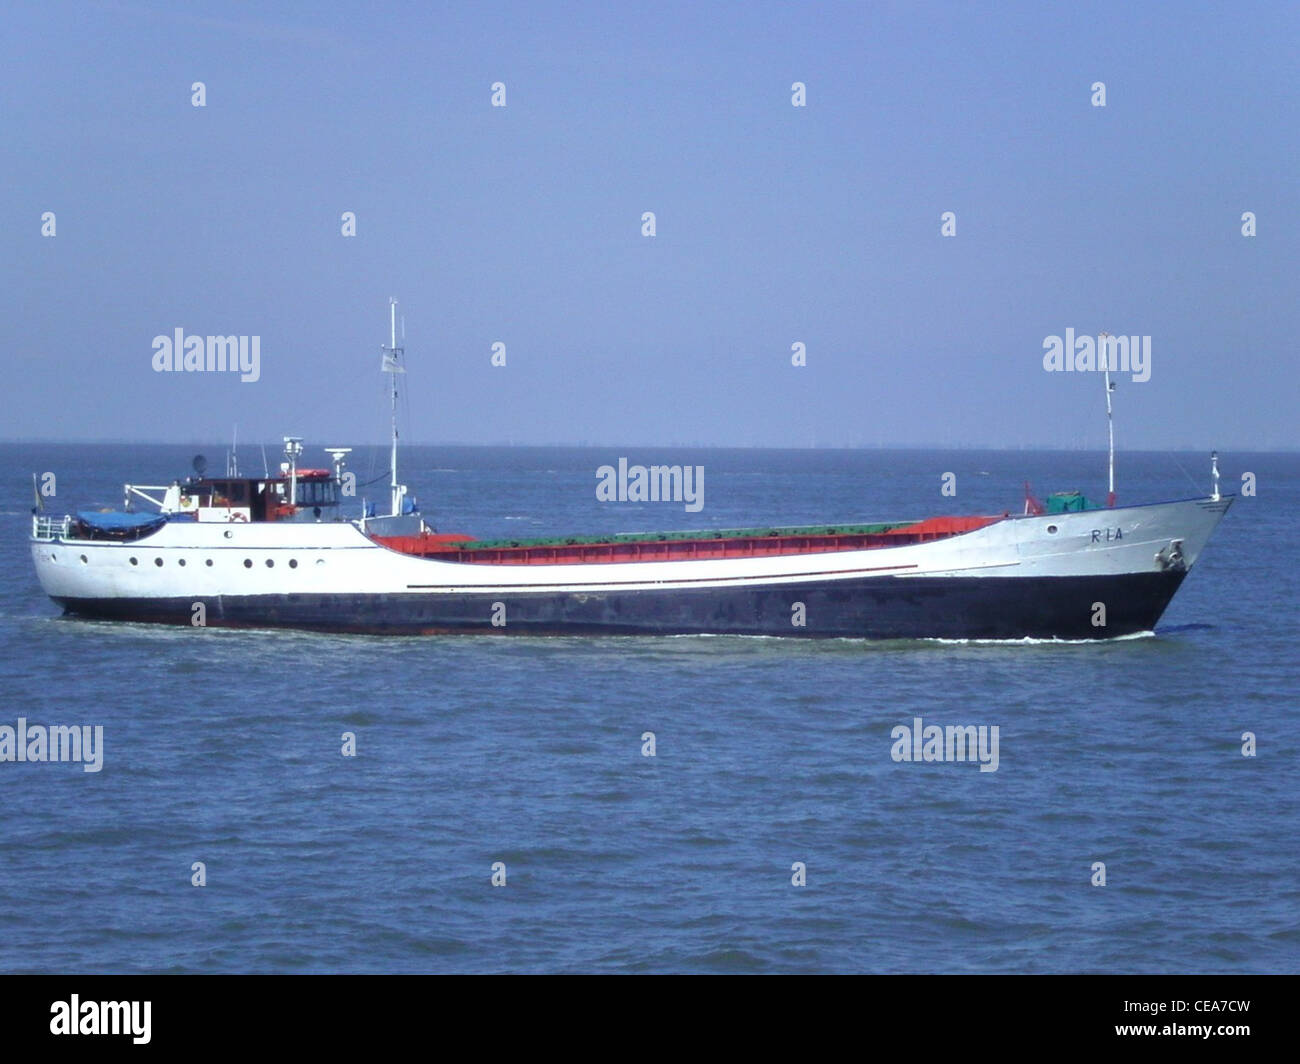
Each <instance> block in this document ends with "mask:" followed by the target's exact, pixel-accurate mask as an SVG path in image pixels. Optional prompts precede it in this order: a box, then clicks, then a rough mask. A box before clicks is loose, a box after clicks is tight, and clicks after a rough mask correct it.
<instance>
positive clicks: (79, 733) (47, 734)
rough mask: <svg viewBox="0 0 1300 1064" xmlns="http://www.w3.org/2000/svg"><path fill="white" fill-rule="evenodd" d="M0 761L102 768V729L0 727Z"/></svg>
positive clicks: (92, 769) (21, 724)
mask: <svg viewBox="0 0 1300 1064" xmlns="http://www.w3.org/2000/svg"><path fill="white" fill-rule="evenodd" d="M0 761H71V762H80V763H81V767H82V769H83V770H84V771H86V772H98V771H99V770H100V769H101V768H103V767H104V726H103V725H102V724H96V725H95V726H94V728H91V726H90V725H89V724H81V725H78V724H71V725H69V724H55V725H52V726H50V727H48V728H47V727H46V726H45V725H44V724H28V723H27V718H26V717H19V718H18V726H17V727H16V728H15V727H12V726H11V725H8V724H0Z"/></svg>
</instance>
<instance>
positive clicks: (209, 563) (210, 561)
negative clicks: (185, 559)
mask: <svg viewBox="0 0 1300 1064" xmlns="http://www.w3.org/2000/svg"><path fill="white" fill-rule="evenodd" d="M203 564H204V565H208V566H210V565H211V564H212V559H211V558H209V559H208V560H207V561H206V562H204V563H203Z"/></svg>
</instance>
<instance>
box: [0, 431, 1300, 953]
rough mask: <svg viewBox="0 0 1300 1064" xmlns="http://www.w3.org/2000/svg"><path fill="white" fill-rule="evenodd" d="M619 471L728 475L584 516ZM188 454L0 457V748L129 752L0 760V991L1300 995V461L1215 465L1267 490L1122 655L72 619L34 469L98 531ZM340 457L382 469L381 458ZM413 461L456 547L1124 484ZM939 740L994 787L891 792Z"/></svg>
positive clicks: (955, 783)
mask: <svg viewBox="0 0 1300 1064" xmlns="http://www.w3.org/2000/svg"><path fill="white" fill-rule="evenodd" d="M620 453H622V454H626V456H627V457H628V458H629V459H630V460H631V461H633V462H636V461H644V462H647V463H648V462H650V461H656V462H684V463H685V462H689V463H691V464H701V465H703V466H704V468H705V471H706V477H705V506H704V509H703V510H702V511H701V512H700V513H697V514H691V513H687V512H685V511H684V510H683V508H682V507H681V505H680V504H678V505H667V504H658V505H655V504H642V505H637V504H618V505H614V504H600V503H598V502H597V501H596V500H595V494H594V486H595V476H594V473H595V469H596V467H597V466H599V465H601V464H604V463H606V462H610V463H613V462H616V460H617V458H618V457H619V456H620ZM190 454H191V452H190V451H189V450H186V449H183V448H177V447H163V446H144V445H142V446H127V445H104V446H90V445H86V446H71V445H59V446H53V445H37V444H22V445H18V444H9V445H4V446H0V466H2V468H3V471H4V475H3V479H2V480H0V487H2V489H3V494H2V495H0V522H2V524H0V528H2V529H3V539H2V540H0V551H2V552H3V561H4V564H3V567H2V568H0V583H2V586H3V597H2V598H0V672H2V674H3V688H4V690H6V691H7V692H8V693H9V697H8V698H7V699H6V700H5V707H6V708H5V709H4V710H3V711H0V724H9V725H11V726H12V725H15V724H16V722H17V718H18V717H20V716H22V717H26V718H27V719H28V720H29V721H30V722H32V723H42V724H48V725H53V724H97V725H102V726H103V728H104V767H103V770H102V771H101V772H99V773H85V772H83V771H82V769H81V768H80V767H79V766H77V765H72V764H15V763H0V970H3V971H8V972H13V971H91V972H248V971H256V972H339V971H346V972H409V971H468V972H496V971H522V972H540V971H621V972H652V971H687V972H858V971H865V972H1062V971H1084V972H1133V971H1140V972H1257V971H1265V972H1272V971H1284V972H1295V971H1298V970H1300V861H1298V860H1297V858H1298V857H1300V841H1298V834H1297V830H1296V829H1297V824H1298V823H1300V816H1298V815H1297V814H1298V813H1300V771H1298V766H1300V757H1298V755H1300V742H1298V741H1297V717H1298V715H1300V714H1298V701H1300V665H1298V664H1297V652H1296V646H1297V635H1298V634H1300V633H1298V632H1297V619H1296V609H1295V603H1296V601H1297V594H1298V593H1300V575H1298V569H1297V562H1296V559H1297V551H1296V548H1297V535H1296V525H1295V514H1296V512H1297V509H1296V507H1297V502H1298V501H1300V469H1298V465H1300V463H1298V461H1297V456H1295V455H1269V454H1248V455H1247V454H1228V455H1224V456H1223V463H1222V464H1223V471H1224V490H1225V491H1229V490H1234V489H1235V488H1236V487H1237V486H1239V485H1240V483H1241V474H1242V473H1244V472H1251V473H1254V474H1255V476H1256V478H1257V483H1258V495H1257V496H1256V497H1250V498H1243V499H1240V500H1239V501H1238V503H1237V505H1236V506H1234V508H1233V510H1232V511H1231V513H1230V514H1229V515H1228V517H1227V518H1226V520H1225V521H1224V523H1223V525H1222V526H1221V527H1220V529H1219V531H1218V532H1217V534H1216V536H1215V538H1214V539H1213V540H1212V541H1211V543H1210V546H1209V548H1208V549H1207V551H1206V552H1205V554H1204V555H1203V557H1202V558H1201V560H1200V562H1199V563H1198V564H1197V566H1196V568H1195V569H1194V571H1193V572H1192V574H1191V575H1190V576H1189V578H1188V580H1187V582H1186V583H1185V584H1184V586H1183V588H1182V590H1181V591H1180V592H1179V594H1178V596H1177V597H1176V598H1175V600H1174V602H1173V604H1172V606H1171V608H1170V609H1169V611H1168V612H1167V614H1166V615H1165V618H1164V621H1163V623H1162V624H1161V626H1160V628H1159V630H1158V631H1157V633H1156V635H1155V636H1153V637H1147V638H1137V639H1130V640H1123V641H1116V642H1112V643H1106V644H1051V643H1037V644H951V643H948V644H944V643H935V642H898V643H881V644H869V643H864V642H858V641H851V640H834V641H827V642H819V641H808V642H805V641H796V640H777V639H742V638H729V637H728V638H716V637H715V638H617V639H615V638H605V639H578V638H574V639H521V638H510V639H487V638H479V637H456V638H451V637H428V638H382V637H359V636H356V637H354V636H322V635H311V634H302V633H294V632H271V631H221V630H215V629H169V628H157V627H150V626H142V625H124V624H109V623H97V622H85V621H76V620H69V619H63V618H60V616H59V611H58V610H57V608H56V607H54V606H53V604H52V603H50V602H49V601H48V600H47V599H46V598H45V597H44V596H43V595H42V593H41V591H40V588H39V586H38V584H37V582H36V578H35V575H34V573H33V571H32V566H31V562H30V558H29V556H28V546H27V542H26V536H27V532H28V526H29V515H28V508H29V507H30V505H31V485H30V473H31V472H33V471H36V472H44V471H53V472H55V473H56V474H57V478H58V479H57V487H58V496H57V498H56V499H55V500H53V507H54V508H55V509H57V510H59V511H62V510H65V509H73V508H77V507H82V508H84V507H87V506H112V505H117V504H119V503H120V497H121V484H122V482H123V481H126V480H131V481H134V482H143V483H163V482H166V481H167V480H170V479H171V478H173V477H175V476H177V475H183V474H184V473H185V472H186V471H187V470H188V466H189V458H190ZM208 454H209V455H210V456H211V457H212V458H213V463H212V464H213V465H214V466H219V465H220V464H221V458H220V456H221V454H222V449H221V448H213V449H211V450H209V451H208ZM254 455H256V456H257V457H256V461H250V459H253V458H254ZM308 457H309V458H313V459H314V458H320V457H321V456H320V455H314V453H310V452H309V456H308ZM354 457H355V458H356V464H355V467H356V468H357V469H358V471H359V473H360V474H361V476H362V479H367V478H368V477H369V476H370V475H382V473H383V456H382V454H379V455H372V454H370V453H369V452H365V453H362V452H358V453H357V455H355V456H354ZM243 458H244V460H245V466H246V467H247V466H249V465H254V466H256V469H257V471H260V469H261V459H260V454H258V453H257V452H256V450H255V449H253V448H244V451H243ZM403 460H404V474H405V479H406V480H407V481H408V482H409V483H411V484H412V486H413V487H414V488H415V489H416V491H417V494H419V495H420V497H421V501H422V503H423V508H424V510H425V511H426V513H427V514H430V515H432V517H433V520H434V521H435V523H436V524H437V525H438V526H439V528H440V529H442V530H444V531H465V532H469V533H471V534H474V535H477V536H479V537H489V536H519V535H529V534H531V535H542V534H548V533H559V534H562V533H569V532H600V531H637V530H652V529H659V528H689V527H736V526H752V525H758V524H778V523H779V524H800V523H814V522H825V521H847V520H864V521H866V520H889V519H900V518H907V517H924V516H928V515H931V514H935V513H953V512H955V513H980V512H1002V511H1004V510H1007V509H1010V510H1013V511H1014V510H1018V509H1019V508H1020V507H1021V505H1022V499H1023V489H1022V483H1023V481H1024V480H1026V479H1029V480H1031V481H1032V482H1033V485H1034V488H1035V491H1036V493H1037V494H1039V495H1040V496H1041V495H1044V494H1046V493H1047V492H1048V491H1051V490H1057V489H1073V488H1082V489H1084V490H1085V491H1087V492H1088V493H1089V494H1090V495H1092V496H1093V497H1095V498H1103V497H1104V489H1105V484H1104V458H1102V459H1099V457H1098V456H1097V455H1095V454H1084V453H1079V452H1068V453H1048V452H1028V451H1026V452H981V451H952V452H923V451H899V452H870V451H806V452H789V451H715V450H694V449H676V450H674V449H654V450H649V449H645V450H637V449H631V450H627V451H624V452H618V451H614V450H604V449H590V450H582V449H517V450H506V449H494V448H451V447H448V448H437V449H421V448H412V449H408V450H407V451H406V452H404V459H403ZM312 464H321V465H323V464H325V462H324V461H320V462H316V461H314V460H313V463H312ZM944 472H954V473H956V475H957V496H956V497H955V498H944V497H941V495H940V494H939V489H940V484H941V480H940V477H941V474H942V473H944ZM1208 472H1209V471H1208V460H1207V458H1206V456H1201V455H1187V454H1134V455H1121V465H1120V494H1121V501H1135V502H1136V501H1153V500H1157V499H1165V498H1183V497H1188V496H1191V495H1195V494H1204V493H1205V492H1206V491H1207V489H1208V484H1209V475H1208ZM382 488H383V485H382V483H381V484H377V485H375V488H373V489H370V490H372V491H376V494H377V495H382ZM914 717H921V718H923V720H924V721H925V722H926V723H936V724H941V725H947V724H976V725H980V724H983V725H997V726H998V727H999V730H1000V764H999V768H998V770H997V771H996V772H988V773H982V772H980V771H978V769H977V766H976V765H974V764H907V763H895V762H894V761H893V760H892V759H891V757H890V750H891V747H892V746H893V740H892V739H891V731H892V729H893V728H894V727H895V726H896V725H899V724H910V723H911V722H912V720H913V718H914ZM647 731H650V732H653V733H654V735H655V740H656V747H657V756H655V757H653V758H649V757H644V756H642V735H643V733H644V732H647ZM1247 731H1249V732H1252V733H1254V734H1255V736H1256V737H1257V742H1258V756H1255V757H1243V756H1242V734H1243V732H1247ZM344 732H352V733H355V735H356V742H357V756H356V757H354V758H345V757H343V756H342V755H341V745H342V739H341V737H342V735H343V733H344ZM197 861H201V862H204V864H205V866H206V876H207V885H206V886H204V887H201V888H200V887H195V886H192V885H191V875H192V873H191V867H192V865H193V863H194V862H197ZM1098 861H1100V862H1104V864H1105V867H1106V885H1105V886H1104V887H1098V886H1093V885H1091V881H1092V877H1093V871H1092V866H1093V864H1094V862H1098ZM494 862H504V864H505V868H506V885H505V886H504V887H494V886H493V885H492V883H491V875H492V866H493V864H494ZM795 862H803V863H804V864H805V865H806V868H807V885H806V886H803V887H796V886H793V885H792V884H791V877H792V870H791V869H792V865H793V864H794V863H795Z"/></svg>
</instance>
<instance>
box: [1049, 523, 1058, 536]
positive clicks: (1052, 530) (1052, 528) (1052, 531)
mask: <svg viewBox="0 0 1300 1064" xmlns="http://www.w3.org/2000/svg"><path fill="white" fill-rule="evenodd" d="M1047 532H1048V535H1052V536H1054V535H1056V526H1055V525H1048V526H1047Z"/></svg>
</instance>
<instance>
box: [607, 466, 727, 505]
mask: <svg viewBox="0 0 1300 1064" xmlns="http://www.w3.org/2000/svg"><path fill="white" fill-rule="evenodd" d="M596 480H597V484H596V498H597V499H598V500H600V501H601V502H680V503H685V508H686V512H687V513H699V512H700V511H701V510H703V509H704V467H703V466H698V465H697V466H679V465H672V466H659V465H652V466H643V465H633V466H630V465H628V461H627V459H626V458H620V459H619V460H618V468H617V469H615V468H614V466H610V465H603V466H601V467H600V468H599V469H597V470H596Z"/></svg>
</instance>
